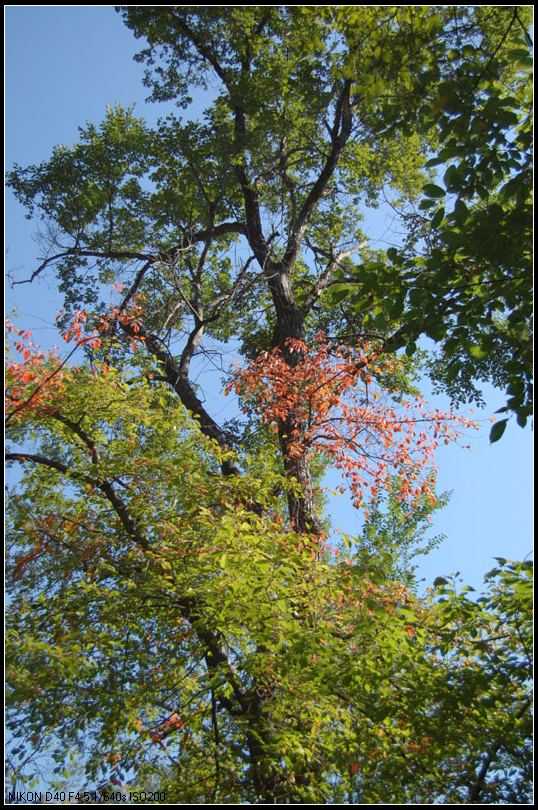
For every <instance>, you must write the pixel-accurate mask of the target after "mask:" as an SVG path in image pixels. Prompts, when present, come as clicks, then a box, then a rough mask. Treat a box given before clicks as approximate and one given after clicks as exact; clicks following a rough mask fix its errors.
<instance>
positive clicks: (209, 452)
mask: <svg viewBox="0 0 538 810" xmlns="http://www.w3.org/2000/svg"><path fill="white" fill-rule="evenodd" d="M119 12H120V14H121V15H122V17H123V19H124V21H125V22H126V24H127V25H128V26H129V27H130V28H131V29H132V31H133V33H134V34H135V36H136V37H138V38H140V39H142V40H143V50H142V52H141V54H140V55H139V57H138V58H139V59H140V60H141V61H143V62H145V63H146V65H147V68H148V70H147V75H146V83H147V85H148V87H149V88H150V90H151V92H152V96H153V99H154V100H155V101H159V102H161V103H165V104H166V115H165V117H163V118H162V119H161V120H160V121H159V123H158V125H157V126H156V127H155V128H153V129H152V128H150V127H148V126H147V124H146V123H145V122H144V121H142V120H140V119H138V118H137V117H136V116H135V115H134V113H133V110H132V109H130V108H122V107H121V106H119V105H116V106H114V107H109V108H108V110H107V113H106V116H105V119H104V121H103V122H102V123H101V124H100V125H95V124H87V125H86V126H85V127H83V128H81V129H80V138H79V141H78V143H75V144H74V145H71V146H63V145H60V146H58V147H56V149H55V150H54V152H53V154H52V156H51V158H50V159H49V160H47V161H44V162H43V163H41V164H40V165H36V166H29V167H25V168H23V167H19V166H16V167H14V169H13V171H11V172H10V173H9V178H8V180H9V184H10V186H11V187H12V188H13V190H14V192H15V194H16V196H17V197H18V199H19V200H20V201H21V203H22V204H23V205H24V206H25V207H26V209H27V211H28V214H29V216H35V217H38V218H41V219H42V220H44V221H45V223H46V230H47V233H48V234H49V237H50V238H49V241H48V243H47V244H46V245H45V250H44V254H43V256H42V257H41V263H40V264H39V266H38V267H36V268H35V269H34V271H33V273H32V274H31V277H30V278H29V279H27V281H34V280H35V279H36V278H38V277H41V276H44V275H45V274H47V273H51V271H53V272H54V273H55V275H56V278H57V281H58V285H59V289H60V291H61V292H62V293H63V294H64V298H65V306H64V309H63V311H62V312H61V313H60V315H59V318H58V328H59V330H60V332H61V334H62V335H63V337H64V339H65V341H66V342H67V343H69V344H70V346H72V348H70V349H69V351H68V353H67V356H66V357H65V358H64V359H61V358H60V356H59V354H58V352H57V351H55V350H53V351H51V352H44V351H42V350H40V349H39V348H38V347H37V346H35V345H34V343H33V342H32V340H31V335H30V334H29V333H28V332H27V331H25V330H20V329H16V328H15V327H11V326H10V327H9V329H10V331H11V332H12V334H14V335H15V349H16V351H17V354H16V355H15V356H14V357H13V356H10V357H9V358H8V366H7V372H6V380H7V385H8V394H7V417H6V424H7V437H8V443H9V444H8V450H7V460H8V462H9V463H10V464H14V465H17V469H19V467H20V468H22V470H23V474H22V475H21V476H20V477H19V476H18V475H14V482H13V484H12V485H11V486H10V491H9V517H8V520H9V526H8V540H9V551H8V585H9V590H10V602H9V606H10V610H9V617H8V625H7V638H8V658H7V663H8V682H9V692H8V700H9V707H10V708H9V712H10V714H9V728H10V732H11V734H12V738H13V746H12V748H14V750H13V751H12V754H11V756H10V759H9V762H10V769H11V770H10V776H11V777H13V779H19V778H26V776H28V778H32V775H35V773H36V768H35V766H34V756H35V755H36V754H38V753H43V754H45V756H48V757H51V756H52V757H53V758H54V759H55V761H56V762H57V763H58V764H57V773H56V775H57V777H58V784H61V783H62V782H61V780H65V779H68V780H69V779H70V778H72V777H71V776H70V769H69V768H68V772H67V773H66V772H65V769H66V762H68V761H70V757H72V760H73V763H74V765H73V768H74V772H75V774H76V773H77V772H78V771H77V768H83V769H84V771H85V773H86V778H88V779H91V781H92V783H94V784H97V783H100V784H102V785H114V784H117V785H120V786H123V785H125V784H129V785H131V786H136V785H139V786H141V787H144V786H146V787H147V786H148V785H149V786H156V787H158V788H159V789H161V790H162V789H165V790H166V793H167V798H166V801H167V802H175V803H179V802H181V803H189V802H190V803H220V802H224V803H245V802H247V803H248V802H250V803H258V802H261V803H275V802H276V803H288V802H304V803H306V802H309V803H317V802H320V803H341V802H346V803H374V804H375V803H385V802H388V803H422V802H455V803H463V802H466V801H467V802H475V801H482V800H487V801H490V802H494V803H505V802H511V801H516V802H525V801H528V799H529V790H530V789H529V750H528V747H529V743H528V737H529V722H530V721H529V715H530V704H529V697H528V693H529V678H530V668H529V667H530V641H529V635H530V629H529V612H530V604H529V598H528V590H529V583H530V566H529V565H528V564H527V563H516V562H507V561H500V562H499V566H498V568H497V570H496V571H494V572H492V573H491V575H490V576H489V579H488V582H487V584H486V586H485V591H484V594H483V595H481V596H479V597H478V598H472V597H471V595H470V593H469V591H466V590H465V589H463V590H459V588H458V587H457V584H456V583H450V582H449V581H448V580H444V579H442V578H440V579H439V580H438V581H437V584H436V589H435V591H434V592H432V593H429V594H426V595H425V596H419V595H418V594H417V592H416V587H415V583H414V580H413V576H412V566H411V562H410V561H411V559H412V555H413V554H414V553H415V551H416V550H417V548H420V547H421V544H422V547H423V544H424V524H425V521H426V519H427V518H428V517H429V515H430V514H431V513H432V512H433V510H434V508H435V507H436V505H437V504H436V501H435V492H434V472H435V470H434V468H433V466H432V464H433V451H434V449H435V447H436V445H437V443H438V441H439V440H440V441H451V440H453V439H455V438H457V436H458V434H459V431H460V429H461V428H462V427H470V426H471V423H470V422H469V420H467V419H466V418H465V417H456V416H455V415H454V414H453V413H439V412H431V411H429V410H428V408H427V406H426V404H425V403H424V402H423V401H422V400H421V399H420V398H419V397H418V392H417V391H416V390H415V388H414V385H413V374H416V373H417V371H418V362H417V360H416V354H415V346H416V341H417V340H418V338H419V336H420V335H422V334H426V335H428V336H429V337H430V338H432V339H433V340H435V341H437V342H438V343H439V345H440V347H441V352H442V354H443V356H442V358H441V362H436V363H435V364H432V367H433V369H434V374H435V378H436V379H437V380H438V381H439V383H440V384H443V385H445V386H446V387H448V389H449V390H450V391H452V393H456V396H455V399H456V400H457V401H461V400H462V399H465V398H466V397H467V396H468V394H469V392H471V393H472V390H473V385H474V382H473V381H474V380H476V379H484V378H488V379H489V378H491V379H493V381H494V382H496V383H498V384H500V385H505V384H507V383H509V384H510V385H511V386H512V390H511V400H509V402H508V404H507V408H509V409H512V410H515V411H517V413H518V419H519V421H520V423H521V424H523V423H524V421H525V419H526V416H527V414H528V407H529V399H528V389H527V384H528V382H529V379H530V378H529V376H528V371H527V366H528V323H527V320H528V295H527V293H528V287H527V282H526V281H525V280H524V279H525V278H526V276H525V273H524V271H525V268H524V264H525V262H526V259H527V247H526V245H525V233H526V229H527V227H528V215H529V209H528V191H529V182H528V165H529V155H528V151H529V141H528V119H527V118H526V103H527V90H526V87H525V82H524V79H525V76H526V73H525V71H526V68H527V65H526V62H525V59H524V57H523V54H522V53H521V48H520V46H521V42H522V37H523V35H524V29H525V26H526V25H527V12H526V11H525V10H524V9H522V8H520V7H511V8H504V7H498V8H493V9H486V8H482V7H437V6H436V7H428V6H425V7H412V8H411V7H401V6H387V7H373V6H372V7H360V6H342V7H323V8H310V7H301V6H299V7H295V6H286V7H281V6H272V7H262V6H251V7H236V6H231V7H220V6H219V7H210V6H206V7H189V6H165V7H152V6H127V7H120V8H119ZM525 41H526V40H525ZM518 48H519V49H520V50H519V55H517V54H516V55H514V51H515V50H517V49H518ZM193 90H194V91H195V92H196V94H197V98H199V99H200V100H201V101H202V103H203V104H205V110H204V113H203V115H202V116H199V119H198V120H194V116H193V115H192V114H191V113H192V110H191V109H190V105H191V102H192V97H191V93H192V92H193ZM174 105H175V106H174ZM432 154H437V155H438V157H437V158H435V161H443V162H444V161H448V162H449V163H450V165H449V166H448V168H447V169H446V171H445V174H444V179H443V182H444V185H445V188H441V187H440V186H438V185H437V182H436V181H437V177H436V175H435V172H434V171H433V170H432V169H433V168H435V166H433V165H432V163H431V161H430V164H429V165H428V158H429V157H430V156H431V155H432ZM436 165H441V164H440V163H436ZM449 195H454V198H453V203H452V202H446V200H445V198H448V197H449ZM385 200H388V201H389V203H390V204H391V205H394V206H396V207H398V208H401V209H402V210H403V211H404V214H405V216H404V217H403V223H404V225H405V230H406V234H405V240H404V244H403V245H402V246H400V247H399V248H398V249H396V248H393V249H392V250H389V251H387V252H386V253H385V252H384V251H379V250H375V249H373V247H372V246H371V245H370V244H369V243H368V239H367V236H366V234H365V232H364V230H363V227H362V224H361V223H362V220H361V217H362V213H363V211H364V208H365V206H377V205H380V204H382V203H383V202H384V201H385ZM441 200H443V206H442V208H441V207H440V201H441ZM417 205H418V206H419V209H418V210H419V211H420V212H422V213H420V214H418V215H417V210H416V206H417ZM409 212H411V214H410V213H409ZM494 228H495V240H496V241H495V242H494V241H493V239H492V237H491V234H492V231H493V229H494ZM451 234H452V235H451ZM355 254H358V260H357V261H355V259H354V258H353V257H354V256H355ZM469 274H470V275H469ZM111 285H113V289H114V293H113V294H112V300H111V293H110V289H111ZM226 345H227V346H228V348H230V347H231V349H232V350H233V351H239V352H240V353H241V354H242V355H243V356H244V357H245V362H244V363H243V365H242V367H240V368H239V369H236V371H235V372H234V373H230V372H229V371H228V370H227V369H226V368H225V367H224V365H223V363H222V358H221V357H219V352H221V351H223V350H224V348H225V347H226ZM403 346H406V354H405V356H398V355H397V351H398V349H400V348H402V347H403ZM79 349H81V350H82V352H83V353H84V357H85V359H84V361H81V362H80V363H79V364H78V365H74V364H73V362H71V361H72V358H73V357H74V355H75V353H76V352H77V351H78V350H79ZM58 351H59V350H58ZM500 353H503V354H504V358H505V359H504V360H502V361H501V360H499V354H500ZM200 356H203V357H205V358H208V359H209V360H211V362H214V363H216V364H217V366H218V365H219V363H220V373H222V374H223V375H225V377H226V379H225V380H224V381H223V389H224V390H227V391H228V392H229V393H234V394H236V395H237V397H238V402H239V405H240V406H241V407H242V409H243V416H242V417H240V416H239V415H237V416H235V415H234V418H233V419H232V420H230V421H229V422H228V423H227V424H225V425H221V424H219V423H218V422H217V421H216V419H215V418H214V416H213V415H212V414H211V413H210V410H211V408H210V404H209V402H208V401H205V400H204V397H203V393H202V391H201V390H200V387H199V385H198V384H197V382H196V379H197V377H196V364H197V362H198V360H199V358H200ZM77 357H78V356H77ZM470 358H472V361H471V359H470ZM456 386H461V391H459V392H455V387H456ZM505 424H506V422H505V421H504V420H501V422H499V423H497V424H496V426H495V427H494V429H493V433H492V436H491V438H492V440H496V439H498V438H500V436H501V435H502V432H503V430H504V427H505ZM328 466H336V467H338V468H340V470H341V471H343V472H344V474H346V475H347V481H348V484H349V490H350V495H351V499H352V501H353V502H354V504H355V506H356V507H357V508H364V507H367V508H368V509H369V510H370V511H369V514H367V513H365V518H366V522H365V526H364V530H363V535H362V537H361V536H359V537H357V538H347V537H343V538H334V536H331V532H330V526H329V525H328V521H327V516H326V515H325V514H324V511H323V492H322V488H321V480H320V479H321V476H322V473H323V471H324V469H326V468H327V467H328ZM366 490H367V491H368V496H366V494H365V493H366ZM426 543H427V541H426Z"/></svg>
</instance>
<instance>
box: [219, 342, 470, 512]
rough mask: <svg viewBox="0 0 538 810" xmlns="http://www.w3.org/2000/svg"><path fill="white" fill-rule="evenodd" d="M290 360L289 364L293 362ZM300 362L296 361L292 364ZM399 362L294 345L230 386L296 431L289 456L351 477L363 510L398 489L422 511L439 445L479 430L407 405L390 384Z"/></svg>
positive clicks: (272, 422) (247, 403) (372, 353)
mask: <svg viewBox="0 0 538 810" xmlns="http://www.w3.org/2000/svg"><path fill="white" fill-rule="evenodd" d="M286 355H287V357H286ZM292 355H295V357H294V358H293V362H290V357H291V356H292ZM398 366H399V361H398V358H394V357H392V358H390V357H383V356H381V355H380V354H379V352H378V351H376V350H375V347H374V345H371V346H369V345H367V344H365V345H363V346H357V347H354V348H349V347H343V346H332V345H331V344H330V343H329V341H327V340H326V338H325V337H324V335H322V334H321V335H319V336H318V337H317V338H316V340H315V343H314V346H313V347H309V346H308V345H307V344H306V343H305V342H303V341H299V340H288V342H287V345H286V352H285V353H284V352H282V351H281V350H280V349H274V350H273V351H271V352H263V353H262V354H260V355H259V357H257V358H256V360H254V361H252V362H251V363H250V364H249V366H248V367H247V368H245V369H242V370H240V371H238V372H236V374H235V376H234V379H233V381H232V382H231V383H229V384H228V386H227V391H230V390H235V392H236V393H237V394H239V395H240V397H241V400H242V403H243V407H244V408H245V410H248V409H252V410H254V411H255V412H256V413H258V414H259V415H260V417H261V418H262V420H263V422H264V423H265V424H267V425H268V426H269V427H270V429H272V430H274V431H275V432H278V431H280V432H281V433H282V430H281V429H282V426H283V425H286V426H287V427H289V426H290V425H291V435H290V436H288V437H287V440H286V442H285V452H286V453H287V454H288V455H289V456H291V457H293V456H295V457H299V456H303V455H305V454H320V453H324V454H326V455H328V456H329V457H330V458H331V459H332V460H333V462H334V463H335V465H336V467H337V468H338V469H339V470H341V471H342V472H343V474H344V475H345V476H346V478H347V480H348V482H349V487H350V490H351V493H352V497H353V503H354V505H355V506H356V507H359V506H360V505H361V504H362V503H363V501H364V498H365V494H366V493H365V490H366V489H369V491H370V493H371V495H372V496H376V495H377V492H378V490H379V489H380V488H390V485H391V479H393V478H397V480H398V482H399V489H400V493H399V497H400V498H401V499H402V500H404V501H407V502H408V503H410V504H411V505H414V504H416V502H417V500H418V499H419V498H421V497H423V496H426V497H428V498H429V499H430V501H431V502H434V501H435V496H434V494H433V484H434V480H433V475H432V472H431V470H432V462H433V454H434V451H435V449H436V447H437V446H438V444H439V443H440V442H444V443H445V444H448V443H449V442H451V441H454V440H456V439H457V438H458V437H459V436H460V435H461V432H462V428H469V427H477V425H476V424H475V423H474V422H472V421H471V420H469V419H468V418H466V417H463V416H459V415H456V414H454V413H453V412H443V411H439V410H428V409H427V406H426V403H425V402H424V400H423V399H421V398H420V397H410V396H407V397H405V398H402V397H400V396H399V395H398V393H397V391H395V390H391V388H390V384H385V385H383V380H390V378H391V376H393V375H395V374H396V373H397V372H398Z"/></svg>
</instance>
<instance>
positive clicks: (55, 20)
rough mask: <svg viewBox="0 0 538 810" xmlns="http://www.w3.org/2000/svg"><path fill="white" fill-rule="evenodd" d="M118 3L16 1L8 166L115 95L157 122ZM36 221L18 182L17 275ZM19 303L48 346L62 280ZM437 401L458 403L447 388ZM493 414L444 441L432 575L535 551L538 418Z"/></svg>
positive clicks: (379, 223) (41, 153)
mask: <svg viewBox="0 0 538 810" xmlns="http://www.w3.org/2000/svg"><path fill="white" fill-rule="evenodd" d="M141 47H142V46H141V43H140V42H137V41H136V40H135V39H134V37H133V36H132V34H131V32H130V31H129V30H128V29H127V28H126V27H125V26H124V25H123V23H122V22H121V19H120V17H119V15H118V14H116V13H115V12H114V9H113V7H112V6H94V7H91V6H71V7H69V6H67V7H65V6H63V7H60V6H56V7H46V6H45V7H22V6H20V7H8V8H7V9H6V166H7V168H8V169H9V168H10V167H11V166H12V164H13V163H14V162H18V163H20V164H21V165H23V166H24V165H27V164H29V163H33V162H38V161H41V160H44V159H46V158H47V157H48V156H49V154H50V152H51V149H52V147H53V146H54V145H55V144H57V143H60V142H62V143H66V144H70V143H72V142H73V141H75V140H76V138H77V127H78V126H79V125H82V124H84V123H86V122H87V121H94V122H99V121H100V120H101V119H102V118H103V116H104V113H105V108H106V105H107V104H111V103H114V102H120V103H122V104H124V105H128V104H132V103H135V104H136V107H135V111H136V112H137V113H138V114H139V115H143V116H144V117H146V119H147V120H148V121H149V122H150V123H152V122H155V120H156V118H157V117H158V115H161V114H163V113H164V112H165V109H164V108H163V107H162V106H158V105H146V104H145V103H144V100H145V98H146V96H147V94H148V91H147V90H146V88H144V87H143V86H142V76H143V67H142V66H141V65H139V64H137V63H135V62H134V61H133V60H132V57H133V55H134V54H135V53H136V52H137V51H138V50H140V48H141ZM368 224H369V225H371V228H372V231H371V236H372V239H374V240H378V241H379V242H380V241H381V240H382V239H383V238H384V234H385V232H386V230H387V228H390V224H391V223H390V219H389V218H388V216H387V215H385V214H383V213H379V214H378V215H377V216H376V218H375V219H372V218H371V217H369V219H368ZM36 230H37V225H36V223H31V222H28V221H27V220H26V219H25V217H24V213H23V212H22V210H21V209H20V207H19V206H18V205H17V204H16V203H15V202H14V201H13V199H12V197H11V195H10V194H9V193H8V199H7V209H6V246H7V253H6V267H7V272H8V275H9V276H11V275H13V276H15V277H16V278H19V279H20V278H25V277H27V276H28V275H29V274H30V273H31V271H32V269H34V268H35V266H36V257H37V256H38V253H39V251H38V248H37V246H36V244H35V241H34V234H35V232H36ZM6 294H7V312H8V313H9V312H10V311H11V310H12V309H13V308H14V307H16V309H17V311H18V312H19V313H20V323H21V324H24V325H25V326H26V327H30V328H32V329H33V330H34V333H35V336H36V339H37V341H38V342H40V343H41V344H43V345H51V344H53V343H54V342H57V340H55V331H54V327H53V322H54V315H55V313H56V311H57V310H58V308H59V307H60V305H61V302H60V300H59V298H58V296H57V295H56V294H55V292H54V286H53V283H52V280H50V279H49V280H48V281H47V280H41V281H39V282H38V283H36V284H35V285H22V286H18V287H15V288H14V290H13V289H10V287H9V285H7V289H6ZM212 387H213V386H211V385H210V386H209V388H208V395H207V396H208V402H207V406H208V408H211V407H212V404H214V406H215V409H214V410H213V411H212V413H213V414H214V415H215V416H216V418H219V417H220V418H226V417H227V416H230V414H229V413H226V409H227V408H229V407H232V406H231V404H230V405H226V404H223V402H222V401H220V400H219V399H218V398H217V395H216V392H212V390H211V389H212ZM485 396H486V401H487V408H486V409H485V411H484V412H480V413H478V414H475V416H478V417H479V418H481V419H484V420H485V419H487V418H488V417H490V416H491V415H492V414H493V412H494V411H495V410H496V409H497V408H499V407H500V406H501V405H503V404H504V395H503V392H502V391H495V390H493V389H491V388H487V389H485ZM432 401H433V404H435V405H436V406H440V407H446V400H444V399H443V398H439V397H437V398H432ZM489 428H490V424H489V422H486V421H484V422H483V423H482V427H481V429H480V431H479V432H477V433H476V434H473V435H472V436H471V437H470V444H471V445H472V447H473V450H472V452H471V453H469V452H467V451H465V450H463V449H461V448H458V447H455V446H454V447H446V448H445V447H443V448H441V450H440V451H439V455H438V459H437V462H438V465H439V469H440V473H439V489H440V491H444V490H452V492H453V495H452V499H451V501H450V504H449V505H448V506H447V507H446V508H445V509H444V510H443V512H442V513H438V514H437V515H436V517H435V521H434V525H433V532H434V533H435V534H438V533H443V534H445V535H446V540H445V542H444V543H443V545H442V546H441V547H440V548H439V549H437V550H436V551H434V552H433V553H432V554H431V555H430V556H429V557H428V559H427V560H425V561H424V562H423V563H422V564H421V566H420V574H421V576H423V577H424V578H425V580H426V582H431V581H432V580H433V579H434V578H435V577H436V576H437V575H439V574H448V573H451V572H455V571H460V572H461V574H462V576H463V579H465V581H466V582H468V583H470V584H472V585H474V586H475V587H476V586H478V585H479V584H480V582H481V580H482V576H483V574H484V573H485V572H486V571H487V570H488V569H489V568H491V567H492V566H493V564H494V560H493V558H494V557H495V556H504V557H507V558H509V559H518V558H523V557H525V556H526V555H528V554H529V552H530V550H531V548H532V540H531V538H532V525H531V520H532V479H531V474H532V456H531V447H532V444H531V441H532V433H531V430H530V428H526V429H525V430H521V429H520V428H519V427H517V426H516V425H515V423H513V424H512V423H511V424H510V426H509V429H508V431H507V432H506V434H505V436H504V437H503V439H502V440H501V441H500V442H498V443H497V444H495V445H491V446H490V444H489V441H488V433H489ZM332 512H333V518H334V522H335V523H336V524H337V525H339V526H341V527H342V528H343V530H344V531H349V532H352V531H353V527H354V525H355V526H356V525H357V519H356V517H355V516H354V515H353V513H352V510H351V509H350V508H347V507H345V504H344V499H338V500H337V501H335V502H334V505H333V506H332Z"/></svg>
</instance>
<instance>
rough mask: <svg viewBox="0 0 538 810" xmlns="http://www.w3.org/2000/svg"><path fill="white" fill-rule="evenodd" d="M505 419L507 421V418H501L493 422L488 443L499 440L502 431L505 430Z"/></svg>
mask: <svg viewBox="0 0 538 810" xmlns="http://www.w3.org/2000/svg"><path fill="white" fill-rule="evenodd" d="M507 421H508V420H507V419H501V420H500V421H499V422H495V424H494V425H493V427H492V428H491V430H490V432H489V441H490V444H493V443H494V442H498V441H499V439H500V438H501V436H502V435H503V433H504V431H505V430H506V423H507Z"/></svg>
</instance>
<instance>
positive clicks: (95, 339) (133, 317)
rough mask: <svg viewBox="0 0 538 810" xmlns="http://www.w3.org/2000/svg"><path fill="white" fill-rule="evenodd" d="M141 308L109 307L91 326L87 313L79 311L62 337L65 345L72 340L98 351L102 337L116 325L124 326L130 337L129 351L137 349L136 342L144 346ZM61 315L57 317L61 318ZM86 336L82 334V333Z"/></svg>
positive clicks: (138, 305) (138, 306) (136, 305)
mask: <svg viewBox="0 0 538 810" xmlns="http://www.w3.org/2000/svg"><path fill="white" fill-rule="evenodd" d="M142 311H143V310H142V307H141V306H140V304H138V303H134V304H132V305H131V307H130V308H129V309H121V308H120V307H111V308H110V309H109V311H108V312H107V313H106V315H103V316H101V317H100V318H98V319H96V320H94V322H93V325H89V324H88V313H87V312H86V311H85V310H83V309H81V310H79V311H78V312H76V313H75V316H74V318H73V324H72V327H71V329H69V330H68V331H67V332H64V333H63V335H62V337H63V339H64V340H65V342H66V343H69V342H70V341H71V340H73V339H74V341H75V343H76V344H77V345H78V346H84V345H86V346H89V347H90V348H92V349H98V348H99V347H100V346H101V343H102V335H104V334H106V333H108V332H110V331H111V330H112V329H113V327H114V325H115V324H116V323H120V324H121V325H122V326H126V327H128V329H129V333H130V334H131V335H132V341H131V349H132V350H133V351H134V350H135V349H136V348H137V345H138V342H139V341H140V343H142V344H145V342H146V339H145V337H144V336H143V335H142V334H141V332H142V318H141V316H142ZM61 316H62V313H60V314H59V315H58V319H59V318H61ZM85 330H88V331H87V334H84V331H85Z"/></svg>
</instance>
